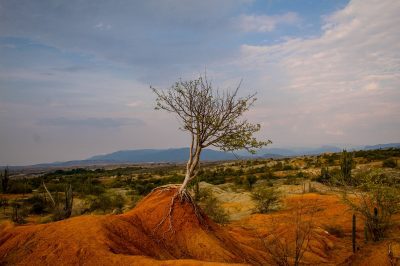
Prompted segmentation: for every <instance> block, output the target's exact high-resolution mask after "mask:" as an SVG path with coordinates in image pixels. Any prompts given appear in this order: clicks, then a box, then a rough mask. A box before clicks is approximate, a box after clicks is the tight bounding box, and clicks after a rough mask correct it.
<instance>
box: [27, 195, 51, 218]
mask: <svg viewBox="0 0 400 266" xmlns="http://www.w3.org/2000/svg"><path fill="white" fill-rule="evenodd" d="M26 201H27V202H28V203H30V204H31V205H32V206H31V211H30V212H31V213H33V214H43V213H45V212H46V208H47V204H46V201H45V200H44V199H43V197H41V196H39V195H38V194H35V195H33V196H32V197H30V198H28V199H27V200H26Z"/></svg>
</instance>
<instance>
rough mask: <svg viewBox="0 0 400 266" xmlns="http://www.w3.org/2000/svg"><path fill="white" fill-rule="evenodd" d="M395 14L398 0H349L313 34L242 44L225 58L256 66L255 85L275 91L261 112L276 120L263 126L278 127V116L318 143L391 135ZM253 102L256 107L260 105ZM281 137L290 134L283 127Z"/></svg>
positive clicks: (395, 109) (397, 43) (399, 102)
mask: <svg viewBox="0 0 400 266" xmlns="http://www.w3.org/2000/svg"><path fill="white" fill-rule="evenodd" d="M399 13H400V2H399V1H376V0H368V1H360V0H354V1H350V2H349V4H348V5H347V6H346V7H345V8H344V9H341V10H339V11H337V12H335V13H333V14H331V15H328V16H325V17H324V25H323V26H322V34H321V35H320V36H315V37H309V38H291V39H288V40H287V41H285V42H282V43H278V44H274V45H242V46H241V57H240V58H239V59H238V60H235V61H233V64H232V65H233V66H234V67H236V68H238V69H242V70H245V71H246V72H247V73H257V74H256V75H255V76H254V78H255V81H253V83H252V84H255V87H256V88H257V87H261V86H260V85H261V84H265V86H267V89H266V90H267V91H266V95H267V97H268V95H270V97H274V96H275V98H274V99H275V100H276V104H274V103H273V102H272V103H269V104H271V105H272V106H275V107H276V108H273V109H269V115H268V116H265V115H264V119H269V120H273V121H275V122H272V123H270V126H269V127H268V129H269V130H272V131H275V130H274V127H275V126H276V127H277V128H279V125H278V124H277V122H276V120H279V121H280V123H282V122H283V123H284V124H285V127H286V128H291V127H292V126H293V125H297V129H298V130H299V131H300V132H302V135H306V136H308V138H314V136H315V139H314V140H320V141H321V142H322V141H324V139H330V140H331V141H332V140H334V141H341V140H343V139H346V140H347V141H348V142H354V143H362V142H364V143H367V142H371V141H372V142H373V141H382V138H386V139H387V140H386V141H390V140H392V141H396V140H397V139H398V137H396V135H398V133H399V132H400V128H397V130H396V131H397V132H395V131H393V119H395V117H396V115H398V114H399V113H400V90H399V85H400V56H399V53H398V51H399V50H400V28H399V27H398V25H400V16H399V15H398V14H399ZM269 84H270V85H269ZM274 85H276V87H273V86H274ZM271 94H272V95H271ZM274 94H276V95H281V96H283V97H280V98H277V97H276V95H274ZM261 100H262V101H263V102H265V100H264V99H261ZM279 106H280V107H281V108H279ZM258 108H260V111H259V113H263V111H261V110H263V107H260V106H259V107H258ZM283 108H284V109H288V110H282V109H283ZM274 116H275V117H276V119H274V118H273V117H274ZM258 117H259V118H260V117H261V116H258ZM377 128H379V130H380V134H377V132H376V129H377ZM276 134H277V138H282V137H283V135H282V134H280V135H278V133H276ZM311 136H313V137H311ZM334 136H337V138H335V137H334ZM284 138H285V139H295V138H296V137H293V136H291V134H289V133H286V136H285V137H284Z"/></svg>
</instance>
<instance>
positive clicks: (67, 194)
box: [64, 184, 74, 218]
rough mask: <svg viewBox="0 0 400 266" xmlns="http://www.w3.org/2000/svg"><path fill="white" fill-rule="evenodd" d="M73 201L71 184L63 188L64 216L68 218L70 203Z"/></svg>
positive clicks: (70, 211)
mask: <svg viewBox="0 0 400 266" xmlns="http://www.w3.org/2000/svg"><path fill="white" fill-rule="evenodd" d="M73 201H74V195H73V193H72V186H71V184H69V187H66V188H65V205H64V218H69V217H70V216H71V213H72V203H73Z"/></svg>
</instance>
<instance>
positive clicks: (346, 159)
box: [340, 150, 353, 183]
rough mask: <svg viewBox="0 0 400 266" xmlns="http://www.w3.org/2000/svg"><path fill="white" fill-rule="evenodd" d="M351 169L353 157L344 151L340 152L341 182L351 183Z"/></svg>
mask: <svg viewBox="0 0 400 266" xmlns="http://www.w3.org/2000/svg"><path fill="white" fill-rule="evenodd" d="M352 168H353V155H352V154H351V153H348V152H347V151H346V150H343V152H342V158H341V160H340V171H341V172H342V176H343V180H344V181H345V182H346V183H351V182H352V179H351V169H352Z"/></svg>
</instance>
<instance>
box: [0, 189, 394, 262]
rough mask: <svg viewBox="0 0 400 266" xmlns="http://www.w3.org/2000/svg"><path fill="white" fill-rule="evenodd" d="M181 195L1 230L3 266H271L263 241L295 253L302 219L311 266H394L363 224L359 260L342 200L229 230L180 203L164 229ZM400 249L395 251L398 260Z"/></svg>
mask: <svg viewBox="0 0 400 266" xmlns="http://www.w3.org/2000/svg"><path fill="white" fill-rule="evenodd" d="M175 193H176V189H175V188H173V189H161V190H155V191H154V192H152V193H150V194H149V195H148V196H147V197H146V198H144V199H143V200H142V201H141V202H140V203H139V204H138V205H137V206H136V207H135V208H134V209H133V210H131V211H130V212H128V213H125V214H122V215H106V216H90V215H89V216H80V217H75V218H71V219H68V220H65V221H60V222H55V223H49V224H41V225H26V226H14V225H12V224H10V223H6V224H3V225H0V265H224V263H243V264H250V265H269V264H272V263H273V259H271V258H272V257H271V254H270V253H269V252H268V247H266V246H265V241H263V240H266V239H268V238H271V237H275V238H276V239H280V240H283V243H288V245H287V250H288V252H292V251H293V249H294V246H293V243H294V238H293V236H294V235H295V232H294V230H295V228H296V223H295V220H296V219H294V217H296V213H301V215H302V219H304V221H307V220H312V223H313V224H314V227H313V229H312V231H311V234H310V236H311V237H310V239H309V244H308V249H307V251H306V252H305V253H304V257H303V261H304V262H305V263H307V264H309V265H372V264H369V263H370V262H373V263H374V264H373V265H388V264H387V263H388V260H387V255H386V254H387V253H386V251H385V250H386V244H387V243H380V244H377V245H370V244H368V245H366V246H364V245H363V225H362V223H361V222H360V224H359V226H358V227H357V243H358V244H359V245H360V246H361V250H360V251H359V252H358V253H357V254H355V255H353V254H352V249H351V215H352V213H351V212H349V211H348V210H347V207H346V206H345V205H344V204H343V203H341V202H340V198H339V197H337V196H335V195H319V194H305V195H301V196H300V195H298V196H290V197H288V198H286V200H285V209H284V210H282V211H279V212H275V213H272V214H268V215H261V214H255V215H251V216H249V217H248V218H246V219H242V220H240V221H236V222H234V223H232V224H230V225H228V226H225V227H221V226H219V225H217V224H215V223H214V222H213V221H211V220H209V219H208V218H207V217H205V216H204V214H202V213H201V211H200V213H198V215H196V211H195V209H194V207H193V205H191V204H190V203H188V202H180V201H179V199H176V201H175V204H174V206H173V208H172V213H171V218H172V219H171V220H170V219H169V218H168V217H167V219H165V220H164V223H162V224H161V225H159V224H160V221H162V220H163V218H164V217H166V215H167V214H168V213H169V210H170V204H171V198H172V197H173V195H174V194H175ZM299 209H301V212H298V210H299ZM199 217H200V219H199ZM325 225H331V226H340V227H342V230H343V232H344V235H343V236H341V237H337V236H334V235H332V234H329V233H328V232H327V231H326V230H325V229H324V228H325ZM171 228H172V229H171ZM170 229H171V230H170ZM395 231H396V232H399V231H400V228H397V229H396V230H395ZM399 248H400V247H399V246H398V245H395V246H394V252H395V254H396V255H398V254H399V252H400V251H399V250H400V249H399Z"/></svg>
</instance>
